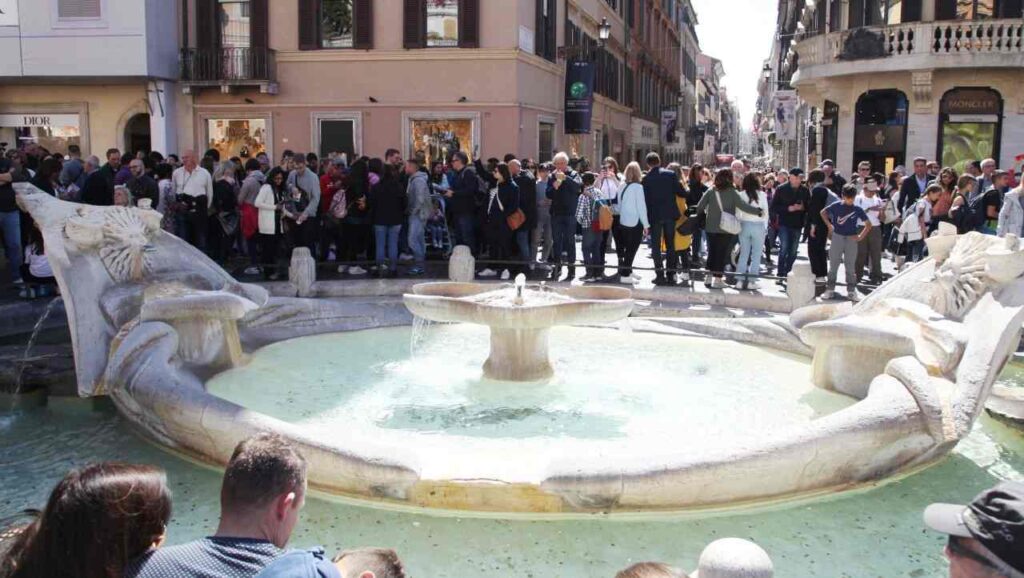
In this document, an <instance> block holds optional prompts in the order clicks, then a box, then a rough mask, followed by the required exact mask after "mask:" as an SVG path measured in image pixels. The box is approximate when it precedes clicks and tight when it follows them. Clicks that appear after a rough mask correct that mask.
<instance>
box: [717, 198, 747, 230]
mask: <svg viewBox="0 0 1024 578" xmlns="http://www.w3.org/2000/svg"><path fill="white" fill-rule="evenodd" d="M715 200H716V201H718V210H719V212H720V213H721V216H720V217H719V219H718V228H719V229H721V230H722V232H723V233H728V234H730V235H739V234H740V230H741V229H742V228H743V227H742V225H740V220H739V219H738V218H736V215H734V214H732V213H726V212H725V207H724V206H722V195H721V194H720V193H719V192H718V189H715Z"/></svg>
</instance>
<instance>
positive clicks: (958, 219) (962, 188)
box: [949, 168, 984, 235]
mask: <svg viewBox="0 0 1024 578" xmlns="http://www.w3.org/2000/svg"><path fill="white" fill-rule="evenodd" d="M978 170H979V171H980V170H981V169H980V168H979V169H978ZM977 188H978V179H976V178H975V177H973V176H971V175H969V174H965V175H962V176H961V177H960V178H959V179H958V180H957V182H956V193H955V194H954V195H953V202H952V204H950V206H949V218H950V221H951V222H952V223H953V224H954V225H956V231H957V233H958V234H960V235H964V234H967V233H968V232H970V231H974V230H976V229H977V227H979V226H981V224H982V222H983V221H984V218H983V215H982V210H981V202H980V200H981V197H977V196H976V195H975V194H974V191H975V190H977ZM975 212H977V215H976V216H975V215H974V213H975Z"/></svg>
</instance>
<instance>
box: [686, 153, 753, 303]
mask: <svg viewBox="0 0 1024 578" xmlns="http://www.w3.org/2000/svg"><path fill="white" fill-rule="evenodd" d="M738 210H739V211H745V212H748V213H752V214H754V215H757V216H763V214H764V212H765V211H764V209H762V208H761V207H758V206H756V205H753V204H751V203H749V202H747V200H746V199H744V198H743V197H741V196H740V194H739V193H738V192H737V191H736V187H735V185H734V184H733V173H732V170H731V169H721V170H719V171H718V172H717V173H715V180H714V183H713V186H712V188H711V190H709V191H708V192H706V193H704V197H703V198H701V200H700V203H698V204H697V212H698V214H700V213H703V214H706V215H707V235H708V270H710V271H711V276H712V278H713V279H708V278H705V279H704V285H706V286H708V287H711V288H713V289H723V288H725V282H724V281H723V279H722V277H723V276H724V275H725V264H726V262H727V261H728V260H729V252H730V251H731V249H732V244H733V242H734V241H735V239H736V233H737V232H738V231H736V229H735V227H734V225H735V224H736V222H735V220H736V219H737V218H738V217H737V216H736V212H737V211H738ZM730 229H732V230H730Z"/></svg>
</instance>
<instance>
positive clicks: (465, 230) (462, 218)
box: [455, 215, 476, 256]
mask: <svg viewBox="0 0 1024 578" xmlns="http://www.w3.org/2000/svg"><path fill="white" fill-rule="evenodd" d="M455 244H456V245H465V246H467V247H469V250H470V251H471V252H472V253H473V255H474V256H476V217H475V216H473V215H455Z"/></svg>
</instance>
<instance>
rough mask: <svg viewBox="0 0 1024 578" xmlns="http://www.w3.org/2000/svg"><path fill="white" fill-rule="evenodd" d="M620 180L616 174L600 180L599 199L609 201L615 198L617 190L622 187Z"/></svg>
mask: <svg viewBox="0 0 1024 578" xmlns="http://www.w3.org/2000/svg"><path fill="white" fill-rule="evenodd" d="M622 185H623V183H622V181H621V180H619V178H618V177H617V176H611V177H608V178H606V179H603V180H602V181H601V187H600V189H599V190H600V193H601V199H603V200H605V201H611V200H613V199H615V198H616V197H617V196H618V194H619V190H620V189H622Z"/></svg>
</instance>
